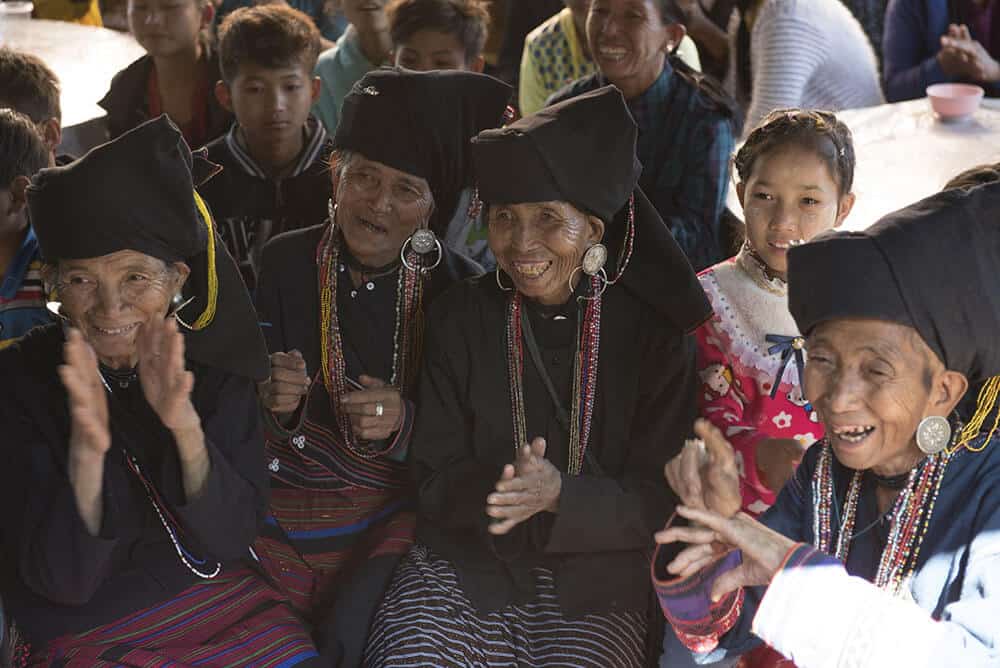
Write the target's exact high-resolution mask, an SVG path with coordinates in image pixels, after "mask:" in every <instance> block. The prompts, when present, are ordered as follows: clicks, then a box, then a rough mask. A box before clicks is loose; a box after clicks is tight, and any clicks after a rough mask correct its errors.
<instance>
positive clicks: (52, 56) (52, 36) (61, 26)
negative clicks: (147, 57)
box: [0, 19, 144, 155]
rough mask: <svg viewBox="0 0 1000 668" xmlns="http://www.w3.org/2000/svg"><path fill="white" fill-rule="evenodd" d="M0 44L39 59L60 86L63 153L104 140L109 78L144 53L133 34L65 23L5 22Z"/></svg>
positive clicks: (82, 150)
mask: <svg viewBox="0 0 1000 668" xmlns="http://www.w3.org/2000/svg"><path fill="white" fill-rule="evenodd" d="M0 44H2V45H3V46H6V47H9V48H12V49H16V50H18V51H24V52H26V53H30V54H33V55H35V56H38V57H39V58H41V59H42V60H43V61H45V63H46V64H47V65H48V66H49V67H50V68H52V71H54V72H55V73H56V76H58V77H59V81H60V84H61V86H62V94H61V96H60V102H61V104H62V121H63V128H64V131H63V144H62V146H61V147H60V150H61V151H62V152H66V153H72V154H75V155H80V154H82V153H84V152H85V151H86V150H87V149H89V148H91V147H92V146H94V145H95V144H96V143H99V142H100V141H103V133H104V126H103V119H104V116H105V113H104V110H103V109H101V107H99V106H98V105H97V102H98V101H99V100H100V99H101V98H102V97H104V94H105V93H107V91H108V86H109V84H110V83H111V78H112V77H113V76H114V75H115V74H117V73H118V71H119V70H121V69H123V68H125V67H126V66H127V65H128V64H129V63H131V62H132V61H134V60H136V59H137V58H139V57H140V56H142V55H143V53H144V51H143V49H142V47H141V46H139V45H138V44H137V43H136V41H135V40H134V39H133V38H132V36H131V35H129V34H127V33H120V32H115V31H113V30H107V29H105V28H95V27H93V26H84V25H78V24H76V23H67V22H64V21H44V20H35V19H32V20H29V21H24V20H20V21H6V22H4V24H3V26H0Z"/></svg>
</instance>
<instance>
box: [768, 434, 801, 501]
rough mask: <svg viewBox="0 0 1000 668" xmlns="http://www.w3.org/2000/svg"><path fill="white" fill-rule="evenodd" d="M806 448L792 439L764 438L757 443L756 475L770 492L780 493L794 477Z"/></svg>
mask: <svg viewBox="0 0 1000 668" xmlns="http://www.w3.org/2000/svg"><path fill="white" fill-rule="evenodd" d="M806 449H807V448H804V447H802V444H801V443H799V442H798V441H796V440H795V439H794V438H765V439H764V440H762V441H760V442H758V443H757V452H756V454H755V456H756V459H757V473H758V474H759V475H760V478H761V481H762V482H763V483H764V484H765V485H767V488H768V489H769V490H771V491H772V492H775V493H777V492H780V491H781V488H782V487H784V486H785V483H786V482H788V481H789V479H791V477H792V476H793V475H795V469H797V468H798V466H799V462H801V461H802V455H804V454H805V452H806Z"/></svg>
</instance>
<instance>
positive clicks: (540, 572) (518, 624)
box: [365, 545, 646, 668]
mask: <svg viewBox="0 0 1000 668" xmlns="http://www.w3.org/2000/svg"><path fill="white" fill-rule="evenodd" d="M535 590H536V599H535V601H533V602H532V603H529V604H526V605H516V606H508V607H506V608H503V609H501V610H497V611H495V612H490V613H486V614H482V613H479V612H477V611H476V609H475V608H474V607H473V605H472V603H471V602H470V601H469V599H468V598H467V597H466V595H465V593H464V592H463V591H462V588H461V586H460V584H459V581H458V574H457V573H456V571H455V568H454V566H452V565H451V562H449V561H447V560H446V559H442V558H440V557H438V556H436V555H435V554H433V553H432V552H430V551H429V550H428V549H427V548H426V547H424V546H422V545H417V546H416V547H414V548H413V549H412V550H411V551H410V553H409V554H408V555H407V556H406V558H404V559H403V561H402V563H401V564H400V566H399V568H398V569H397V571H396V577H395V579H394V580H393V583H392V585H390V587H389V590H388V591H387V592H386V595H385V598H384V599H383V601H382V605H381V607H380V608H379V611H378V613H377V614H376V616H375V622H374V624H373V626H372V633H371V637H370V638H369V640H368V647H367V649H366V651H365V665H366V666H370V667H373V668H392V667H394V666H438V667H442V666H462V667H466V666H470V667H471V666H474V667H476V668H485V667H487V666H488V667H490V668H492V667H493V666H542V667H553V668H554V667H556V666H566V667H567V668H568V667H573V668H588V667H591V666H592V667H593V668H638V667H640V666H643V665H644V664H645V638H646V618H645V615H643V614H642V613H639V612H611V613H603V614H592V615H586V616H584V617H581V618H578V619H568V618H566V617H565V616H564V615H563V612H562V609H561V608H560V607H559V603H558V601H557V598H556V590H555V583H554V580H553V577H552V572H551V571H548V570H546V569H541V568H539V569H536V570H535Z"/></svg>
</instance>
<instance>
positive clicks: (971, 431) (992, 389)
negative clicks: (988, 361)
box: [951, 376, 1000, 452]
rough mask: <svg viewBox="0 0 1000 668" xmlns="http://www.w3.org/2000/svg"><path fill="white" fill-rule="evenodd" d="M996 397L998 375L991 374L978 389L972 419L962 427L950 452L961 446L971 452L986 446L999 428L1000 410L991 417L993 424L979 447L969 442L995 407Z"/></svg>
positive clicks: (999, 383)
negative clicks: (970, 444)
mask: <svg viewBox="0 0 1000 668" xmlns="http://www.w3.org/2000/svg"><path fill="white" fill-rule="evenodd" d="M997 399H1000V376H993V377H992V378H990V379H989V380H987V381H986V383H984V384H983V387H982V389H980V390H979V397H978V398H977V399H976V413H975V415H973V416H972V419H971V420H969V424H967V425H965V428H964V429H962V433H961V435H960V437H959V439H958V443H956V444H955V446H954V447H953V448H951V452H954V451H956V450H958V449H959V448H962V447H965V448H966V449H967V450H970V451H971V452H981V451H982V450H984V449H985V448H986V446H987V445H988V444H989V442H990V439H992V438H993V435H994V434H996V432H997V429H998V428H1000V411H998V412H997V414H996V417H995V418H994V419H993V426H992V427H991V428H990V431H989V433H988V434H987V435H986V438H985V439H983V442H982V444H981V445H980V446H979V447H976V448H973V447H970V446H969V443H971V442H972V441H973V440H974V439H975V438H976V437H977V436H979V434H980V432H981V431H982V428H983V424H984V423H985V422H986V418H988V417H989V416H990V413H991V412H993V410H994V409H995V408H996V405H997Z"/></svg>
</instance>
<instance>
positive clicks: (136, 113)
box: [97, 54, 233, 149]
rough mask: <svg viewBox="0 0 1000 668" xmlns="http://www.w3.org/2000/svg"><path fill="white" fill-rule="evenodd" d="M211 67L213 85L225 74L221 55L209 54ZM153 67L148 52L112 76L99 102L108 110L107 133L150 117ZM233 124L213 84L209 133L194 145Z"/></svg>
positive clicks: (118, 132)
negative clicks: (220, 102) (220, 58)
mask: <svg viewBox="0 0 1000 668" xmlns="http://www.w3.org/2000/svg"><path fill="white" fill-rule="evenodd" d="M209 68H210V70H209V71H210V72H211V75H210V81H211V84H212V86H214V85H215V82H216V81H218V80H219V79H221V78H222V75H221V74H219V59H218V58H217V57H216V56H215V55H214V54H210V56H209ZM152 71H153V58H152V56H149V55H145V56H142V57H141V58H139V59H138V60H136V61H135V62H134V63H132V64H131V65H129V66H128V67H126V68H125V69H123V70H122V71H121V72H119V73H118V74H116V75H115V76H114V78H113V79H111V87H110V88H109V89H108V92H107V94H105V96H104V98H103V99H102V100H101V101H100V102H98V103H97V104H99V105H100V106H101V107H102V108H103V109H104V110H105V111H106V112H108V117H107V124H108V134H109V135H110V138H111V139H114V138H116V137H118V136H119V135H122V134H124V133H126V132H128V131H129V130H131V129H132V128H134V127H136V126H138V125H142V124H143V123H144V122H146V121H148V120H149V118H150V116H149V95H148V93H149V75H150V73H151V72H152ZM232 124H233V115H232V114H231V113H229V112H228V111H226V110H225V109H223V108H222V106H220V105H219V102H218V101H217V100H216V99H215V94H214V92H213V91H212V90H211V87H210V88H209V91H208V129H207V136H206V137H204V141H201V142H196V143H199V146H192V147H191V148H193V149H195V148H200V145H201V144H207V143H208V142H210V141H211V140H213V139H215V138H216V137H218V136H220V135H222V134H224V133H225V132H226V130H228V129H229V126H230V125H232Z"/></svg>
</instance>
